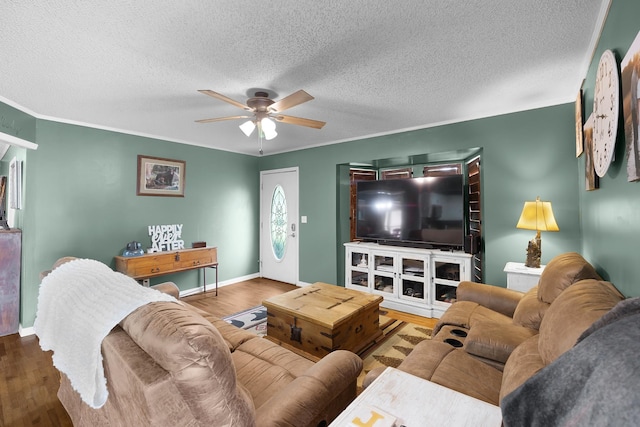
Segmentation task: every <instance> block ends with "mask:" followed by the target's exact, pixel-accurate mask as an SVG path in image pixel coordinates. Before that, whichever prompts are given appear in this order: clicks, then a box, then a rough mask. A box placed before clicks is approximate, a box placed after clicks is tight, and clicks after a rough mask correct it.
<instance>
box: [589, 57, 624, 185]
mask: <svg viewBox="0 0 640 427" xmlns="http://www.w3.org/2000/svg"><path fill="white" fill-rule="evenodd" d="M619 111H620V76H619V74H618V64H617V63H616V57H615V55H614V54H613V52H612V51H611V50H606V51H605V52H604V53H603V54H602V56H601V57H600V62H599V63H598V71H597V74H596V87H595V93H594V96H593V119H594V120H593V166H594V169H595V171H596V174H597V175H598V176H599V177H603V176H605V174H606V173H607V169H609V165H611V161H612V160H613V155H614V149H615V145H616V135H617V133H618V117H619Z"/></svg>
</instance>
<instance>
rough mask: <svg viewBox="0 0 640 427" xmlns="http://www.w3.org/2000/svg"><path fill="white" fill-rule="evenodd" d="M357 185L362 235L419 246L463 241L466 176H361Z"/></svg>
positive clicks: (453, 244) (459, 244)
mask: <svg viewBox="0 0 640 427" xmlns="http://www.w3.org/2000/svg"><path fill="white" fill-rule="evenodd" d="M356 185H357V187H356V191H357V193H356V194H357V196H356V199H357V202H356V216H357V218H356V237H357V238H359V239H363V240H365V241H376V242H379V243H383V244H396V245H406V246H415V247H434V248H442V247H446V248H453V249H457V248H462V247H463V246H464V235H465V216H464V212H465V209H464V207H465V198H464V180H463V176H462V175H447V176H438V177H422V178H410V179H393V180H382V181H360V182H358V183H357V184H356Z"/></svg>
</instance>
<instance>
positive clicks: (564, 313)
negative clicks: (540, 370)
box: [538, 279, 624, 365]
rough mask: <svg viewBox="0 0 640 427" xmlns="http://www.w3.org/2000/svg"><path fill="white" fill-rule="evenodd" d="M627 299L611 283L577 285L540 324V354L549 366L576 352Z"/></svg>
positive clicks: (596, 281)
mask: <svg viewBox="0 0 640 427" xmlns="http://www.w3.org/2000/svg"><path fill="white" fill-rule="evenodd" d="M622 299H624V297H623V296H622V294H621V293H620V292H619V291H618V290H617V289H616V288H615V287H614V286H613V285H612V284H611V283H609V282H604V281H600V280H594V279H588V280H582V281H580V282H577V283H575V284H574V285H573V286H570V287H569V288H567V289H566V290H565V291H564V292H562V293H561V294H560V295H559V296H558V298H556V300H555V301H554V302H553V304H551V306H550V307H549V309H548V310H547V313H546V314H545V316H544V319H542V323H541V324H540V340H539V343H538V350H539V351H540V357H541V358H542V360H543V362H544V363H545V364H546V365H548V364H549V363H551V362H553V361H554V360H556V359H557V358H558V356H560V355H561V354H562V353H564V352H566V351H567V350H569V349H570V348H572V347H573V346H574V345H575V343H576V341H577V339H578V338H579V337H580V335H581V334H582V333H583V332H584V331H585V330H586V329H587V328H588V327H589V326H591V324H592V323H593V322H595V321H596V320H598V319H599V318H600V317H602V316H603V315H604V314H605V313H606V312H608V311H609V310H611V309H612V308H613V306H615V305H616V304H617V303H618V302H620V301H621V300H622Z"/></svg>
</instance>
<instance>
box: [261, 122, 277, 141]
mask: <svg viewBox="0 0 640 427" xmlns="http://www.w3.org/2000/svg"><path fill="white" fill-rule="evenodd" d="M260 124H261V127H262V132H263V133H264V138H265V139H266V140H267V141H269V140H271V139H273V138H275V137H276V136H277V135H278V132H276V124H275V122H274V121H273V120H271V119H269V118H267V117H265V118H264V119H262V121H261V122H260Z"/></svg>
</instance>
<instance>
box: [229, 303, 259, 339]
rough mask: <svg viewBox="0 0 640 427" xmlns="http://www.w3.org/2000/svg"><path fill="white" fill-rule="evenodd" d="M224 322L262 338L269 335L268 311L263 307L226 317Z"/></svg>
mask: <svg viewBox="0 0 640 427" xmlns="http://www.w3.org/2000/svg"><path fill="white" fill-rule="evenodd" d="M223 320H225V321H226V322H227V323H231V324H232V325H233V326H236V327H238V328H241V329H246V330H247V331H249V332H253V333H254V334H256V335H259V336H261V337H263V336H265V335H266V334H267V309H266V307H264V306H262V305H258V306H255V307H252V308H249V309H247V310H244V311H241V312H239V313H235V314H232V315H230V316H227V317H224V318H223Z"/></svg>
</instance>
